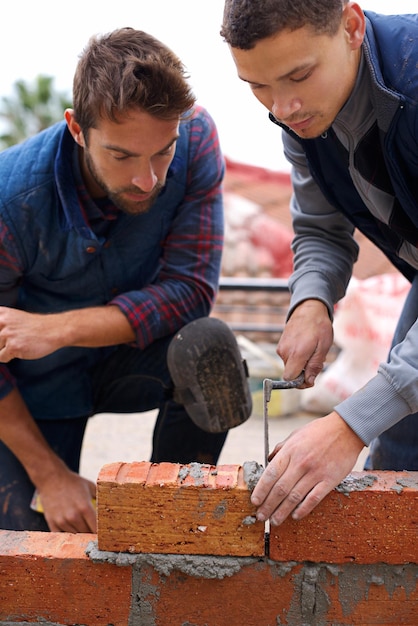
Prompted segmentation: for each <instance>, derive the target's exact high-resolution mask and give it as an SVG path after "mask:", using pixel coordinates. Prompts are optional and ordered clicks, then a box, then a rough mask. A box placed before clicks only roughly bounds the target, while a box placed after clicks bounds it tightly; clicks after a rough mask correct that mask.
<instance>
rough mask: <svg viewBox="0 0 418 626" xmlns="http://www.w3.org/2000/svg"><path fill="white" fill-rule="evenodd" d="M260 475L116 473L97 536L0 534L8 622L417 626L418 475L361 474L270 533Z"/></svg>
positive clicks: (143, 468) (116, 468)
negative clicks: (262, 517)
mask: <svg viewBox="0 0 418 626" xmlns="http://www.w3.org/2000/svg"><path fill="white" fill-rule="evenodd" d="M253 469H254V467H253V466H251V464H250V465H249V466H248V467H246V466H245V465H244V467H241V466H234V465H225V466H218V467H212V466H202V465H199V464H191V465H189V466H181V465H177V464H169V463H162V464H160V465H155V464H154V465H153V464H150V463H147V462H144V463H128V464H123V463H115V464H111V465H107V466H105V467H104V468H103V469H102V471H101V473H100V475H99V478H98V484H97V491H98V494H97V495H98V534H97V536H96V535H88V534H79V535H73V534H66V533H36V532H33V533H31V532H11V531H0V623H1V624H4V625H6V624H7V625H12V624H23V623H39V622H41V623H43V624H44V625H45V624H47V625H48V624H51V625H52V624H54V625H55V626H58V625H61V626H62V625H66V626H67V625H68V626H69V625H73V626H75V625H78V626H80V625H88V626H96V625H100V626H111V625H112V626H122V625H127V626H278V625H283V624H288V625H292V626H303V625H309V626H322V625H328V624H329V625H332V626H340V625H343V624H347V625H361V626H368V625H369V624H370V625H371V624H375V625H380V626H381V625H386V624H391V625H393V626H395V625H396V626H399V625H400V624H408V625H410V626H416V625H417V624H418V618H417V616H418V584H417V581H418V549H417V530H418V497H417V496H418V473H417V472H401V473H395V472H369V473H366V472H354V473H353V474H351V475H350V476H349V477H347V479H346V480H345V481H343V483H342V484H341V485H340V486H339V487H338V488H337V489H335V490H334V491H333V492H332V493H330V494H329V495H328V496H327V498H325V500H324V501H323V502H322V503H321V504H320V505H319V506H318V507H317V509H316V510H315V511H314V512H313V513H312V514H311V515H310V516H308V517H307V518H306V519H305V520H301V521H299V522H295V521H294V520H288V521H286V522H285V523H284V524H283V525H282V526H280V527H279V528H272V529H270V532H267V530H268V528H265V527H264V525H263V524H261V523H260V522H257V521H256V520H255V517H254V513H255V511H254V507H253V506H252V505H251V502H250V490H251V486H252V484H251V480H252V478H251V477H252V476H253V473H252V470H253ZM248 470H250V471H248Z"/></svg>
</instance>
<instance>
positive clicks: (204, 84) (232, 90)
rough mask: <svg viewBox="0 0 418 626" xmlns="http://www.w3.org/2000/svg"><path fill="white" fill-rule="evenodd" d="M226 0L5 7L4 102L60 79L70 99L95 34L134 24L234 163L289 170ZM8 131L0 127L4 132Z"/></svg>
mask: <svg viewBox="0 0 418 626" xmlns="http://www.w3.org/2000/svg"><path fill="white" fill-rule="evenodd" d="M359 4H360V5H361V6H362V8H363V9H369V10H372V11H377V12H382V13H387V14H390V13H413V12H416V10H417V9H416V0H397V1H396V2H395V1H394V0H384V1H383V2H382V0H364V2H360V3H359ZM223 6H224V0H137V1H136V2H132V0H119V1H118V2H117V3H116V4H114V3H107V2H103V1H102V0H72V1H71V2H67V3H66V4H65V5H62V4H61V3H60V2H56V0H38V1H37V2H33V1H30V0H20V1H19V2H7V3H6V4H4V5H3V7H2V15H3V17H2V33H1V37H0V58H1V72H0V99H1V98H2V97H4V96H9V95H11V93H12V89H13V84H14V83H15V81H17V80H19V79H23V80H24V81H32V80H33V79H34V78H35V77H36V76H37V75H39V74H42V75H47V76H51V77H53V78H54V87H55V88H56V89H57V90H58V91H60V92H64V93H67V94H68V96H69V97H70V96H71V87H72V77H73V72H74V69H75V66H76V63H77V60H78V55H79V53H80V52H81V50H82V49H83V47H84V46H85V44H86V43H87V40H88V39H89V37H90V35H92V34H95V33H105V32H108V31H110V30H113V29H114V28H119V27H123V26H132V27H134V28H138V29H141V30H145V31H148V32H149V33H151V34H153V35H154V36H156V37H158V38H159V39H161V40H162V41H163V42H164V43H166V44H167V45H168V46H170V47H171V48H172V49H173V51H174V52H175V53H176V54H177V55H178V56H180V58H181V59H182V61H183V62H184V64H185V65H186V68H187V70H188V72H189V74H190V76H191V83H192V85H193V87H194V91H195V93H196V95H197V97H198V99H199V101H200V102H201V103H202V104H204V105H205V106H206V107H207V108H208V109H209V111H210V112H211V114H212V116H213V117H214V118H215V121H216V122H217V126H218V130H219V133H220V138H221V143H222V146H223V150H224V153H225V154H226V156H227V157H229V158H230V159H232V160H234V161H240V162H243V163H248V164H251V165H257V166H261V167H267V168H269V169H272V170H276V171H288V165H287V163H286V161H285V159H284V157H283V155H282V150H281V139H280V130H279V129H278V128H274V127H273V126H272V124H271V122H269V120H268V118H267V113H266V112H265V110H264V109H263V107H262V106H261V105H260V104H259V103H258V102H257V101H256V99H255V98H254V96H252V94H251V93H250V90H249V88H248V86H247V85H244V84H243V83H241V82H240V81H239V79H238V78H237V76H236V72H235V66H234V64H233V62H232V59H231V58H230V54H229V51H228V47H227V45H226V44H225V43H224V42H223V41H222V39H221V37H220V35H219V30H220V24H221V21H222V11H223ZM0 128H1V127H0Z"/></svg>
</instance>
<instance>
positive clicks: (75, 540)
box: [0, 530, 132, 626]
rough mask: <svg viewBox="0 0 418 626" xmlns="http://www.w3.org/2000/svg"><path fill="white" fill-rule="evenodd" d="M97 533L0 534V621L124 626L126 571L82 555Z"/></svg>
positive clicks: (127, 608)
mask: <svg viewBox="0 0 418 626" xmlns="http://www.w3.org/2000/svg"><path fill="white" fill-rule="evenodd" d="M92 540H96V535H89V534H67V533H42V532H12V531H7V530H0V546H1V548H0V620H1V623H3V622H5V621H26V622H32V621H33V622H39V621H43V620H45V621H48V622H54V623H59V624H88V625H89V626H96V625H97V626H104V625H105V624H113V626H126V624H127V623H128V618H129V613H130V605H131V589H132V585H131V579H132V576H131V569H130V568H129V567H126V568H120V567H117V566H116V565H111V564H109V563H103V564H100V565H97V564H95V563H93V562H92V561H90V559H89V558H88V557H87V556H86V554H85V550H86V547H87V545H88V543H89V541H92Z"/></svg>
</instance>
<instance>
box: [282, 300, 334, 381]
mask: <svg viewBox="0 0 418 626" xmlns="http://www.w3.org/2000/svg"><path fill="white" fill-rule="evenodd" d="M333 338H334V336H333V330H332V322H331V320H330V317H329V314H328V309H327V307H326V306H325V304H324V303H323V302H321V301H320V300H305V301H304V302H302V303H301V304H299V306H298V307H297V308H296V309H295V310H294V311H293V313H292V315H291V317H290V318H289V320H288V322H287V323H286V326H285V328H284V331H283V334H282V336H281V338H280V341H279V344H278V347H277V353H278V354H279V356H280V357H281V358H282V359H283V362H284V364H285V369H284V373H283V377H284V378H285V379H286V380H291V379H294V378H296V377H297V376H299V374H300V373H301V372H302V371H304V372H305V387H312V386H313V384H314V382H315V378H316V377H317V376H318V374H319V373H320V372H321V371H322V368H323V366H324V362H325V359H326V356H327V354H328V351H329V349H330V347H331V345H332V342H333Z"/></svg>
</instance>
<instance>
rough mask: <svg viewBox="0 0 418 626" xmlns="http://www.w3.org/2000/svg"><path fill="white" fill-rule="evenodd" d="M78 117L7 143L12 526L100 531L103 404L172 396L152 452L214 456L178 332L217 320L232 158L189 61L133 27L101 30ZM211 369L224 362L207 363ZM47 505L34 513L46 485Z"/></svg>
mask: <svg viewBox="0 0 418 626" xmlns="http://www.w3.org/2000/svg"><path fill="white" fill-rule="evenodd" d="M73 106H74V108H73V109H69V110H66V111H65V121H63V122H60V123H58V124H56V125H54V126H52V127H51V128H49V129H47V130H45V131H43V132H41V133H40V134H38V135H37V136H35V137H33V138H30V139H28V140H26V141H25V142H23V143H22V144H20V145H17V146H14V147H12V148H10V149H8V150H5V151H4V152H3V153H2V154H1V155H0V176H1V181H2V182H1V191H0V236H1V251H0V283H1V286H0V304H1V306H0V362H1V363H2V365H1V368H0V390H1V393H0V439H1V444H0V526H1V527H2V528H7V529H15V530H23V529H28V530H48V529H49V530H52V531H68V532H91V531H93V532H95V530H96V516H95V511H94V508H93V505H92V497H93V496H94V495H95V485H94V483H92V482H91V481H89V480H86V479H84V478H83V477H81V476H80V475H79V473H78V471H79V459H80V450H81V446H82V441H83V436H84V431H85V427H86V423H87V420H88V418H89V417H91V416H92V415H94V414H95V413H100V412H117V413H124V412H125V413H131V412H142V411H146V410H150V409H153V408H159V414H158V418H157V422H156V426H155V430H154V436H153V452H152V459H151V460H152V461H154V462H161V461H169V462H179V463H189V462H193V461H196V462H202V463H211V464H215V463H216V461H217V459H218V456H219V454H220V452H221V449H222V446H223V443H224V441H225V438H226V431H225V432H207V431H205V430H202V429H201V428H199V427H198V426H197V425H196V424H195V422H194V421H192V420H191V419H190V417H189V414H188V412H187V411H186V409H185V406H184V404H181V403H180V402H175V401H174V399H173V390H172V380H171V377H170V373H169V369H168V365H167V350H168V347H169V344H170V342H171V340H172V339H173V337H174V336H175V335H176V333H177V332H178V331H179V329H181V328H183V327H184V326H188V325H189V324H190V323H192V322H193V321H194V320H197V319H201V318H208V316H209V314H210V311H211V306H212V304H213V301H214V297H215V294H216V290H217V285H218V279H219V272H220V262H221V253H222V245H223V205H222V195H221V184H222V179H223V173H224V161H223V158H222V155H221V152H220V148H219V142H218V136H217V131H216V127H215V125H214V122H213V120H212V118H211V117H210V115H209V114H208V113H207V111H206V110H205V109H203V108H202V107H199V106H196V104H195V98H194V95H193V94H192V91H191V89H190V86H189V84H188V82H187V77H186V74H185V70H184V66H183V65H182V63H181V61H180V60H179V59H178V58H177V57H176V56H175V55H174V54H173V52H172V51H171V50H169V49H168V48H167V47H166V46H165V45H163V44H162V43H161V42H159V41H158V40H156V39H155V38H154V37H152V36H150V35H148V34H146V33H144V32H142V31H137V30H134V29H131V28H123V29H118V30H116V31H114V32H111V33H108V34H106V35H104V36H101V37H93V38H92V39H91V40H90V42H89V43H88V46H87V47H86V49H85V50H84V51H83V53H82V55H81V57H80V60H79V63H78V66H77V69H76V73H75V77H74V85H73ZM209 377H210V374H209ZM35 488H36V490H37V494H38V495H39V498H40V501H41V504H42V508H43V511H44V515H42V514H40V513H38V512H36V511H34V510H32V509H31V508H30V503H31V499H32V495H33V493H34V490H35Z"/></svg>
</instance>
